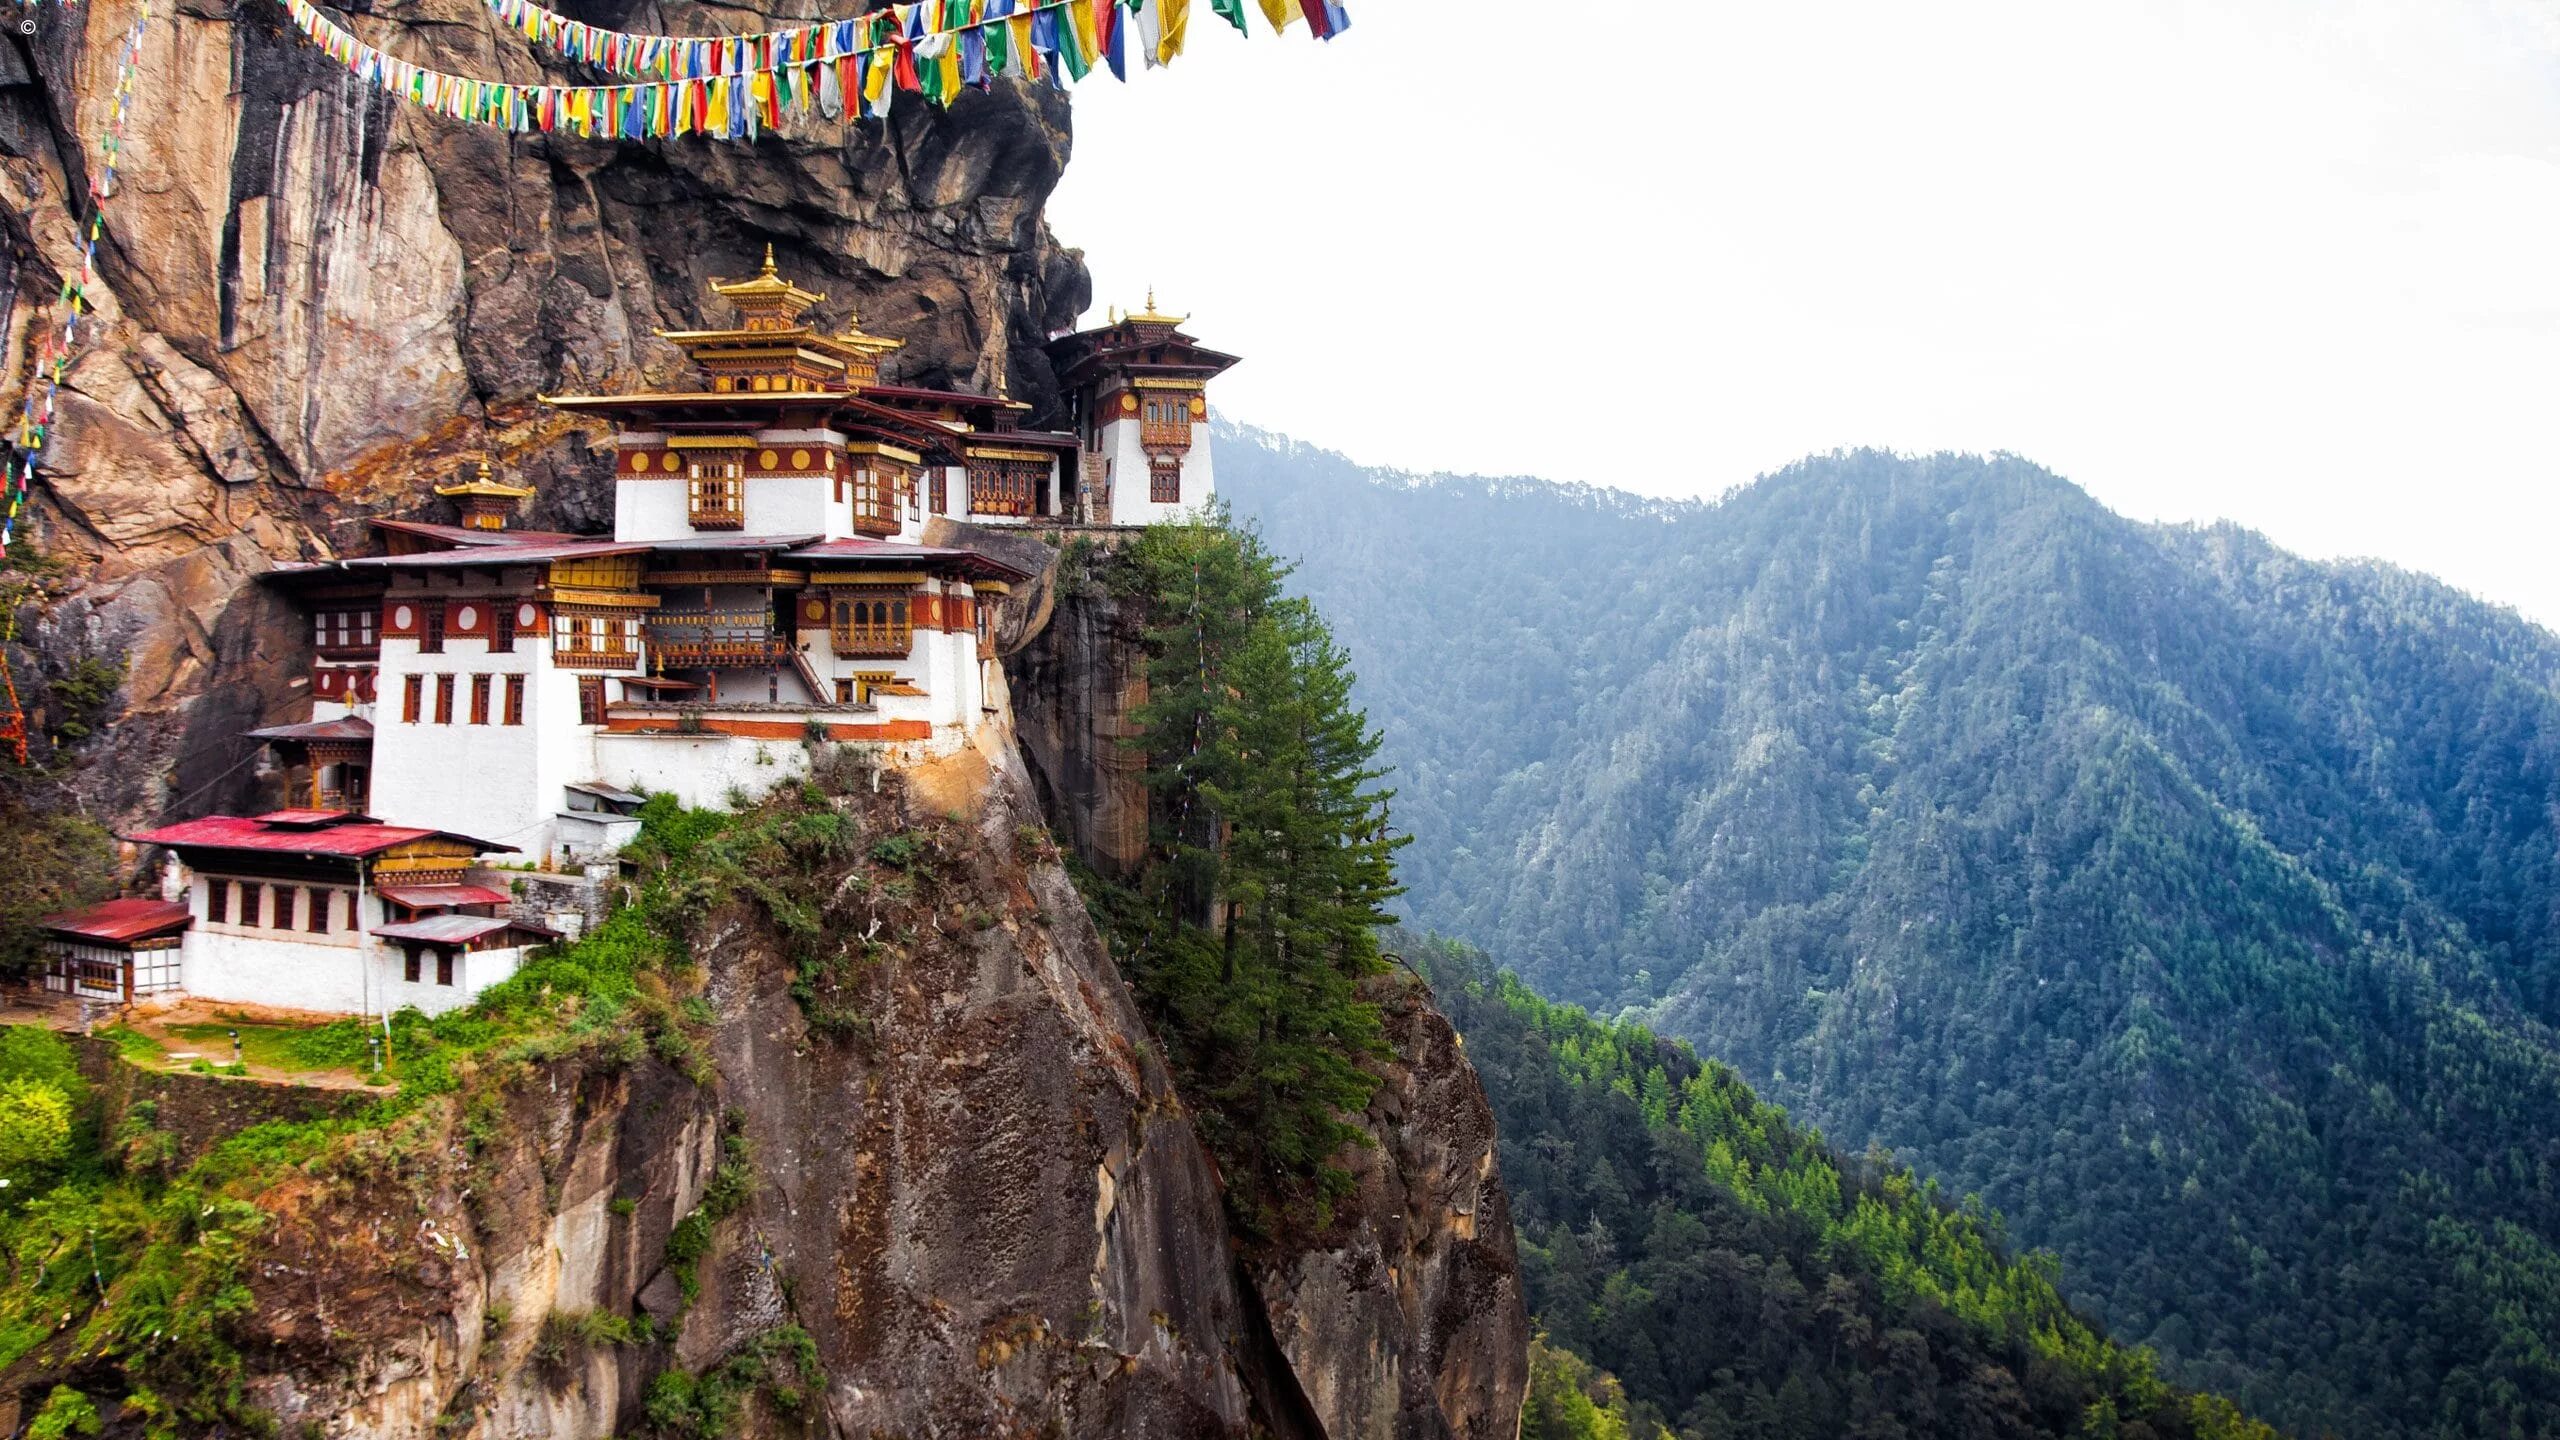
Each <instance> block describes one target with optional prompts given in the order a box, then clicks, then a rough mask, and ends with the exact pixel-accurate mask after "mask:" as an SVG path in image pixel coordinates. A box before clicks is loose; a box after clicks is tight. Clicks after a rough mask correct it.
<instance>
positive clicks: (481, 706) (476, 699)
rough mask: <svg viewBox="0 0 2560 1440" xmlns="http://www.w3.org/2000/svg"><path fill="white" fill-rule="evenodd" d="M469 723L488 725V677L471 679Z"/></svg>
mask: <svg viewBox="0 0 2560 1440" xmlns="http://www.w3.org/2000/svg"><path fill="white" fill-rule="evenodd" d="M471 723H472V724H474V725H486V724H488V723H489V677H488V676H486V675H474V676H472V677H471Z"/></svg>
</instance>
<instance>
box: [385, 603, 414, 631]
mask: <svg viewBox="0 0 2560 1440" xmlns="http://www.w3.org/2000/svg"><path fill="white" fill-rule="evenodd" d="M417 620H418V617H417V616H416V615H415V614H413V613H412V612H411V611H410V609H409V607H408V606H406V605H394V606H392V607H391V628H392V629H394V630H406V629H408V628H409V627H410V626H411V625H414V624H416V623H417Z"/></svg>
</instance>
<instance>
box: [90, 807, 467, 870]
mask: <svg viewBox="0 0 2560 1440" xmlns="http://www.w3.org/2000/svg"><path fill="white" fill-rule="evenodd" d="M438 835H440V836H443V837H444V838H445V839H447V840H458V841H461V842H462V843H463V844H466V845H469V846H471V847H472V848H473V849H474V850H479V851H491V850H508V851H512V850H514V849H515V848H516V847H514V846H513V845H499V844H496V843H494V842H491V841H488V840H478V839H474V838H472V837H471V836H469V835H457V834H455V833H454V832H452V831H450V830H429V829H422V828H420V827H418V826H415V825H386V824H384V823H382V822H381V821H379V820H376V819H374V818H372V817H371V816H368V815H349V814H346V813H345V812H344V811H331V810H278V811H276V812H274V813H272V814H268V815H259V816H254V817H243V816H238V815H208V816H206V817H205V818H204V819H202V820H181V821H179V822H178V823H177V824H175V825H163V826H161V827H159V828H158V829H156V830H143V831H139V832H137V833H135V834H131V835H127V836H126V837H124V838H126V839H127V840H131V841H134V842H136V843H137V844H142V845H172V846H176V847H177V848H179V849H182V850H258V851H265V852H268V853H271V854H283V855H332V856H338V857H342V858H345V859H361V858H362V857H364V856H367V855H378V854H380V853H382V852H383V851H385V850H388V849H390V848H391V847H392V846H394V845H405V844H407V843H409V842H410V841H412V840H424V839H427V838H428V837H430V836H438Z"/></svg>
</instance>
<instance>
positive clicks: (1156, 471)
mask: <svg viewBox="0 0 2560 1440" xmlns="http://www.w3.org/2000/svg"><path fill="white" fill-rule="evenodd" d="M1147 498H1148V499H1149V500H1152V501H1154V502H1155V503H1157V504H1158V505H1179V504H1181V503H1182V467H1181V466H1179V465H1156V466H1153V467H1151V468H1150V469H1149V470H1148V471H1147Z"/></svg>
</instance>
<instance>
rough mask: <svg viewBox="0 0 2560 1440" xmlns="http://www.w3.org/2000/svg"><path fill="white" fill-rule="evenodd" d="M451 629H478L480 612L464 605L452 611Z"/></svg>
mask: <svg viewBox="0 0 2560 1440" xmlns="http://www.w3.org/2000/svg"><path fill="white" fill-rule="evenodd" d="M453 628H454V629H456V630H465V631H468V630H477V629H479V628H480V612H479V611H478V610H476V609H474V608H472V607H471V606H469V605H465V606H463V607H462V608H461V609H459V610H456V611H454V612H453Z"/></svg>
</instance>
